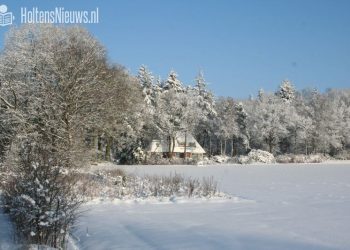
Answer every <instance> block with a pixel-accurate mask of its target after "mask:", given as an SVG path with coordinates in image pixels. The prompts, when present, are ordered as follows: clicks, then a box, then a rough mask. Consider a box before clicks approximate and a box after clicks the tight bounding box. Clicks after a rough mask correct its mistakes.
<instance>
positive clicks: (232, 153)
mask: <svg viewBox="0 0 350 250" xmlns="http://www.w3.org/2000/svg"><path fill="white" fill-rule="evenodd" d="M233 146H234V138H233V137H232V140H231V157H233V155H234V149H233Z"/></svg>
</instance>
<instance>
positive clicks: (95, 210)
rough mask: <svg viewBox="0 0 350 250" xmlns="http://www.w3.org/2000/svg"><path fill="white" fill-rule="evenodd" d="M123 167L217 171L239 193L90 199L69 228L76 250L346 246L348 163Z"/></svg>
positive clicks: (349, 244) (226, 188) (223, 185)
mask: <svg viewBox="0 0 350 250" xmlns="http://www.w3.org/2000/svg"><path fill="white" fill-rule="evenodd" d="M98 167H99V166H97V167H95V168H98ZM114 167H115V166H104V168H114ZM123 168H124V169H126V170H127V171H128V172H131V173H135V174H138V175H142V174H158V175H160V174H165V175H168V174H169V173H174V172H176V173H181V174H184V175H185V176H192V177H198V178H201V177H204V176H205V177H207V176H214V178H215V179H216V180H217V181H219V188H220V190H221V191H223V192H226V193H229V194H231V195H232V196H233V197H240V198H239V199H236V198H235V199H231V200H212V201H199V200H195V201H191V200H179V201H176V200H175V201H174V202H152V201H150V202H148V203H134V202H117V203H116V202H101V203H98V202H97V203H96V202H95V203H90V204H88V205H86V206H84V209H86V210H87V211H86V212H85V213H84V215H83V216H82V217H81V218H80V219H79V221H78V223H77V227H76V229H75V230H74V239H75V240H76V242H77V245H78V246H79V247H80V248H81V249H278V250H279V249H318V250H323V249H350V237H349V232H350V213H349V211H350V164H349V163H348V162H346V163H341V164H298V165H297V166H295V165H293V164H287V165H279V164H274V165H251V166H242V165H235V166H229V165H225V166H218V165H216V166H124V167H123Z"/></svg>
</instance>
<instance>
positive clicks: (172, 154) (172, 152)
mask: <svg viewBox="0 0 350 250" xmlns="http://www.w3.org/2000/svg"><path fill="white" fill-rule="evenodd" d="M172 139H173V148H172V149H171V158H173V157H174V150H175V136H173V138H172Z"/></svg>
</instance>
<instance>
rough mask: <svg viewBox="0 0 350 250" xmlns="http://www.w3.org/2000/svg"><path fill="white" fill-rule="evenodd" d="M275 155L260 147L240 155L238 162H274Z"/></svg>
mask: <svg viewBox="0 0 350 250" xmlns="http://www.w3.org/2000/svg"><path fill="white" fill-rule="evenodd" d="M275 162H276V160H275V157H274V156H273V154H271V153H269V152H267V151H263V150H260V149H252V150H251V151H250V152H249V154H248V155H247V156H240V157H239V163H241V164H251V163H275Z"/></svg>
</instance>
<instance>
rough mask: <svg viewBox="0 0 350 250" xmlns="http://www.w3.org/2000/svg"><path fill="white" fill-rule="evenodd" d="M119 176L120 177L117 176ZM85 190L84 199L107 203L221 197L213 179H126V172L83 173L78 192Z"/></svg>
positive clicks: (135, 177) (155, 176)
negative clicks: (100, 200)
mask: <svg viewBox="0 0 350 250" xmlns="http://www.w3.org/2000/svg"><path fill="white" fill-rule="evenodd" d="M118 174H119V175H118ZM80 187H84V188H83V189H86V196H87V197H88V198H90V199H92V198H109V199H115V198H116V199H139V198H140V199H147V198H152V197H153V198H164V197H168V198H170V197H173V196H177V197H196V198H199V197H208V198H209V197H214V196H222V194H221V193H219V191H218V188H217V182H216V181H215V180H214V179H213V178H212V177H210V178H203V179H202V180H199V179H194V178H185V177H184V176H182V175H179V174H173V175H169V176H158V175H148V176H144V177H140V176H135V175H126V173H125V172H123V171H120V170H116V171H98V172H95V173H82V174H81V175H80V182H79V184H78V188H80Z"/></svg>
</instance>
